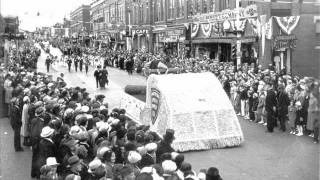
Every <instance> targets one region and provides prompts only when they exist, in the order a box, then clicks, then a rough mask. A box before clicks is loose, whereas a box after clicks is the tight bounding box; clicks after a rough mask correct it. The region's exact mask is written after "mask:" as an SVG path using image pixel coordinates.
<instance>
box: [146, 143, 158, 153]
mask: <svg viewBox="0 0 320 180" xmlns="http://www.w3.org/2000/svg"><path fill="white" fill-rule="evenodd" d="M145 147H146V150H147V152H150V151H155V150H156V149H157V147H158V146H157V144H156V143H149V144H147V145H146V146H145Z"/></svg>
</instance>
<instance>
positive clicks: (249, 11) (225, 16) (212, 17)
mask: <svg viewBox="0 0 320 180" xmlns="http://www.w3.org/2000/svg"><path fill="white" fill-rule="evenodd" d="M238 15H239V17H240V19H245V18H252V17H257V16H258V10H257V6H256V5H250V6H247V7H246V8H239V11H238V10H236V9H232V10H229V9H228V10H225V11H222V12H218V13H214V12H212V13H207V14H201V15H198V16H195V17H194V20H196V21H200V22H213V21H225V20H232V19H236V18H237V16H238Z"/></svg>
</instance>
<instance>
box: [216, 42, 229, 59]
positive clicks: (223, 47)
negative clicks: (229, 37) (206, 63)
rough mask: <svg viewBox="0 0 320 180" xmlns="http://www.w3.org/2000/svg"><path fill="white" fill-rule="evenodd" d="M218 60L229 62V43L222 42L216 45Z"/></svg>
mask: <svg viewBox="0 0 320 180" xmlns="http://www.w3.org/2000/svg"><path fill="white" fill-rule="evenodd" d="M218 53H219V61H220V62H231V61H233V60H232V59H231V44H227V43H222V44H219V46H218Z"/></svg>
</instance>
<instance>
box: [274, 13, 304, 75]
mask: <svg viewBox="0 0 320 180" xmlns="http://www.w3.org/2000/svg"><path fill="white" fill-rule="evenodd" d="M299 19H300V16H290V17H271V18H270V20H269V23H272V25H271V28H272V31H270V32H269V34H268V37H269V39H270V42H271V50H272V53H271V59H272V60H273V61H272V63H273V65H275V67H276V71H277V72H280V71H281V70H282V69H286V71H287V73H290V72H291V69H292V60H293V56H292V53H293V51H294V50H295V48H296V45H297V40H298V37H297V35H296V34H294V33H293V30H294V29H295V28H296V26H297V25H298V22H299Z"/></svg>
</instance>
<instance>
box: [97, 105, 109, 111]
mask: <svg viewBox="0 0 320 180" xmlns="http://www.w3.org/2000/svg"><path fill="white" fill-rule="evenodd" d="M99 109H100V111H102V110H104V109H107V108H106V107H105V106H103V105H102V106H100V108H99Z"/></svg>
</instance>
